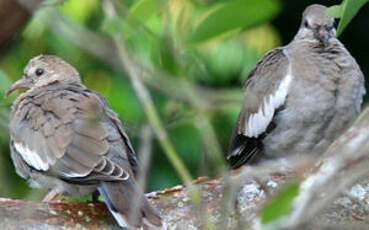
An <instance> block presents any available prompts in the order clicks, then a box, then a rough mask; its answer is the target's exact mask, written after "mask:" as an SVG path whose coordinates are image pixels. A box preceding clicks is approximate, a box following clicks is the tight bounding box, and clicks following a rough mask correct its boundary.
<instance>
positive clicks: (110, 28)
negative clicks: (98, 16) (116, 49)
mask: <svg viewBox="0 0 369 230" xmlns="http://www.w3.org/2000/svg"><path fill="white" fill-rule="evenodd" d="M123 26H124V24H123V22H122V20H121V18H119V17H114V18H108V17H106V18H105V19H104V21H103V23H102V28H101V29H102V31H104V32H105V33H107V34H109V35H115V34H117V33H119V31H120V30H121V28H123Z"/></svg>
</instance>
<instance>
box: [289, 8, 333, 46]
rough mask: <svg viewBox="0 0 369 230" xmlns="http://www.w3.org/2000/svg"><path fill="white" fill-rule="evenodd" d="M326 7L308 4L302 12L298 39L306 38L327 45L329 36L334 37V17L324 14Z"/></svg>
mask: <svg viewBox="0 0 369 230" xmlns="http://www.w3.org/2000/svg"><path fill="white" fill-rule="evenodd" d="M326 10H327V7H325V6H322V5H318V4H314V5H311V6H308V7H307V8H306V9H305V11H304V13H303V14H302V21H301V26H300V29H299V31H298V33H297V36H296V37H297V38H298V39H307V40H309V41H313V42H318V43H320V44H322V45H324V46H327V44H328V43H329V40H330V39H331V38H335V37H336V28H335V26H334V19H333V18H332V17H329V16H328V15H327V14H326Z"/></svg>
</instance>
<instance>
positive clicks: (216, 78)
mask: <svg viewBox="0 0 369 230" xmlns="http://www.w3.org/2000/svg"><path fill="white" fill-rule="evenodd" d="M50 2H51V1H50ZM106 2H108V1H100V0H78V1H76V0H68V1H65V2H64V3H63V4H62V5H60V6H56V7H42V8H41V9H39V10H37V11H34V14H33V16H32V19H31V20H30V22H29V23H28V24H27V26H26V27H25V28H24V30H23V31H21V32H20V33H18V34H17V36H16V37H15V38H14V39H13V40H12V41H10V42H9V43H8V44H7V46H6V47H5V48H3V50H2V51H1V60H0V90H1V91H3V90H4V89H6V88H7V87H9V86H10V85H11V83H12V82H14V81H15V80H16V79H18V78H19V77H20V76H21V75H22V72H23V68H24V66H25V65H26V64H27V62H28V60H29V59H30V58H32V57H33V56H36V55H39V54H55V55H58V56H60V57H62V58H63V59H65V60H66V61H68V62H70V63H71V64H72V65H74V66H75V67H76V68H77V69H78V70H79V71H80V74H81V76H82V78H83V81H84V83H85V84H86V85H87V87H88V88H90V89H92V90H95V91H97V92H99V93H101V94H103V95H104V96H105V97H106V98H107V99H108V101H109V102H110V104H111V107H112V108H113V109H114V110H115V111H116V112H118V113H119V115H120V118H121V119H122V121H123V125H124V127H125V128H126V130H127V132H128V135H129V136H130V138H131V141H132V142H133V145H134V147H135V149H136V151H137V152H138V154H139V155H140V153H147V152H149V153H150V154H149V156H150V158H151V164H149V165H150V167H149V168H148V172H149V173H148V175H149V177H148V186H147V190H148V191H151V190H159V189H164V188H167V187H171V186H174V185H176V184H180V183H182V182H181V180H180V177H179V176H178V174H177V173H176V171H175V170H174V168H173V166H172V163H171V162H170V161H169V160H168V158H167V157H166V154H165V152H166V151H165V149H166V148H163V143H162V142H161V143H159V141H158V140H157V138H156V136H155V135H154V134H151V135H150V133H151V131H150V128H148V127H150V126H149V125H148V124H149V123H150V122H149V120H148V116H147V114H149V115H150V111H147V110H145V109H143V107H142V105H141V103H140V100H139V97H138V96H137V94H136V92H135V90H134V89H133V88H132V84H131V81H130V78H129V77H128V74H127V73H130V71H129V70H128V68H124V70H123V68H122V61H124V60H125V59H124V57H120V56H119V52H122V50H123V51H127V50H128V51H129V53H130V54H131V55H130V56H129V57H128V58H129V60H133V64H132V65H131V66H132V67H133V70H134V71H136V72H138V74H139V75H140V77H141V78H142V80H143V82H144V84H145V86H146V87H147V89H148V90H149V93H150V95H151V97H152V99H153V102H154V105H155V109H156V110H157V112H158V114H159V117H160V120H161V123H162V124H163V127H164V128H165V131H166V132H167V133H168V137H169V139H170V141H171V143H173V146H174V149H175V151H176V152H178V154H179V156H180V158H181V160H182V161H183V162H184V164H185V166H186V167H187V168H188V170H189V172H190V174H191V177H192V178H195V177H198V176H209V175H214V174H216V173H217V172H219V170H222V169H223V168H224V167H223V166H224V165H223V164H224V160H223V158H222V156H223V154H224V153H225V152H226V151H227V145H228V140H229V138H230V135H231V132H232V129H233V127H234V125H235V122H236V119H237V116H238V113H239V110H240V106H241V102H242V84H243V82H244V80H245V78H246V77H247V74H248V73H249V72H250V71H251V69H252V68H253V66H254V65H255V64H256V62H257V61H258V59H259V58H260V57H261V56H262V55H263V54H264V53H265V52H267V51H268V50H270V49H272V48H274V47H276V46H280V45H283V44H287V43H288V42H289V41H290V40H291V39H292V38H293V36H294V35H295V33H296V31H297V29H298V27H299V24H300V18H301V13H302V11H303V10H304V8H305V7H306V6H308V5H310V4H312V3H320V4H325V5H333V4H339V3H340V1H295V0H284V1H276V0H229V1H221V0H219V1H212V0H127V1H116V4H114V5H109V4H106ZM112 6H113V8H112ZM368 28H369V7H368V5H366V6H364V7H363V8H362V10H361V11H360V12H359V14H358V15H357V17H356V19H355V20H354V21H353V22H352V23H351V24H350V25H349V26H348V27H347V29H346V30H345V32H344V33H343V34H342V36H341V38H340V40H341V41H342V42H343V43H344V44H345V45H346V47H347V48H348V49H349V51H350V52H351V53H352V55H353V56H354V57H356V59H357V61H358V63H359V65H360V66H361V68H362V70H363V72H364V74H365V75H366V76H368V75H369V61H368V60H369V46H368V45H367V44H366V41H367V40H369V30H368ZM112 38H114V39H112ZM117 44H124V47H120V46H119V45H117ZM15 97H16V94H14V95H12V96H11V97H9V98H2V97H1V98H0V165H1V167H0V197H16V198H23V197H26V198H29V199H39V198H40V197H41V196H42V195H43V193H40V192H39V191H36V190H30V189H29V188H28V186H27V185H26V183H25V181H24V180H22V179H21V178H20V177H18V176H17V175H16V174H15V170H14V168H13V165H12V163H11V160H10V154H9V147H8V141H9V137H8V131H7V119H8V113H9V109H10V106H11V103H12V102H13V100H14V99H15ZM151 124H152V123H151ZM143 130H144V131H143ZM154 133H155V131H154ZM148 134H149V135H148ZM164 147H165V145H164ZM167 150H168V149H167ZM217 156H218V157H217ZM219 156H220V157H219ZM139 157H141V158H142V156H139Z"/></svg>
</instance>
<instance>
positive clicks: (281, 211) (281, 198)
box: [261, 183, 300, 224]
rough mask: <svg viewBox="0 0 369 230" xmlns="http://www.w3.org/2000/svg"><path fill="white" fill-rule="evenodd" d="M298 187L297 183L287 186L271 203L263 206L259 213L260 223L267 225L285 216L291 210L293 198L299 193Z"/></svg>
mask: <svg viewBox="0 0 369 230" xmlns="http://www.w3.org/2000/svg"><path fill="white" fill-rule="evenodd" d="M299 186H300V185H299V184H298V183H292V184H289V185H287V186H286V187H285V188H284V189H282V191H281V192H280V193H278V194H277V195H276V196H275V197H274V198H273V200H272V201H271V202H269V203H268V204H267V205H265V206H264V208H263V209H262V211H261V221H262V223H264V224H265V223H269V222H272V221H274V220H276V219H278V218H280V217H282V216H285V215H287V214H288V213H289V212H290V210H291V208H292V203H293V200H294V198H295V197H296V196H297V195H298V193H299Z"/></svg>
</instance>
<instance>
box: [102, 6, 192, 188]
mask: <svg viewBox="0 0 369 230" xmlns="http://www.w3.org/2000/svg"><path fill="white" fill-rule="evenodd" d="M104 3H105V5H104V6H105V12H106V14H107V15H108V17H115V15H116V13H115V8H114V4H113V3H112V2H111V1H105V2H104ZM113 39H114V41H115V45H116V47H117V49H118V54H119V57H120V59H121V61H122V65H123V66H124V68H125V70H126V71H127V73H128V76H129V79H130V80H131V83H132V87H133V89H134V90H135V92H136V95H137V96H138V99H139V100H140V102H141V104H142V106H143V109H144V111H145V113H146V116H147V118H148V120H149V122H150V125H151V126H152V128H153V131H154V133H155V134H156V136H157V138H158V140H159V143H160V145H161V146H162V148H163V150H164V152H165V154H166V155H167V157H168V158H169V160H170V161H171V163H172V164H173V166H174V168H175V170H176V171H177V173H178V174H179V176H180V177H181V179H182V180H183V182H184V183H185V184H186V185H190V184H191V181H192V177H191V174H190V173H189V171H188V170H187V168H186V166H185V165H184V164H183V162H182V160H181V159H180V158H179V156H178V154H177V152H176V151H175V149H174V147H173V145H172V143H171V142H170V140H169V138H168V135H167V133H166V131H165V129H164V128H163V125H162V122H161V120H160V118H159V115H158V113H157V111H156V109H155V106H154V103H153V101H152V99H151V96H150V93H149V92H148V90H147V89H146V87H145V86H144V84H143V83H142V80H141V74H142V71H140V68H139V67H138V65H137V64H136V63H135V62H134V61H133V60H132V58H131V57H130V55H129V51H128V49H127V47H126V46H125V42H124V40H123V39H122V38H121V36H120V35H119V34H116V35H115V36H114V38H113Z"/></svg>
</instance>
